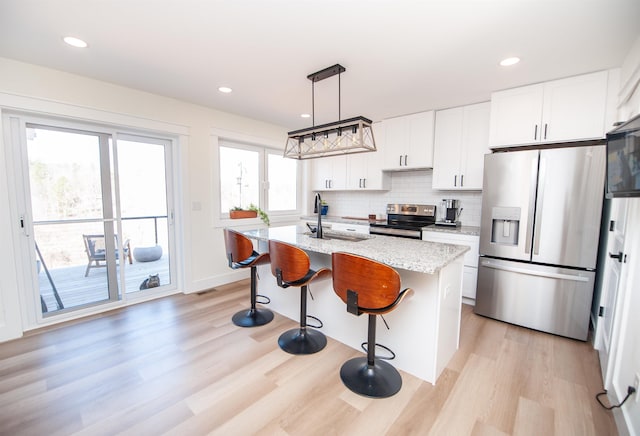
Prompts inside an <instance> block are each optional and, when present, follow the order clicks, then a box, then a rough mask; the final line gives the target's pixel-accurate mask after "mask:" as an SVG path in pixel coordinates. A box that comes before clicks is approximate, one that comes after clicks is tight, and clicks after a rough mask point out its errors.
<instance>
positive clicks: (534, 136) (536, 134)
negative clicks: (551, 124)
mask: <svg viewBox="0 0 640 436" xmlns="http://www.w3.org/2000/svg"><path fill="white" fill-rule="evenodd" d="M533 139H534V140H535V141H537V140H538V125H537V124H536V128H535V129H534V131H533Z"/></svg>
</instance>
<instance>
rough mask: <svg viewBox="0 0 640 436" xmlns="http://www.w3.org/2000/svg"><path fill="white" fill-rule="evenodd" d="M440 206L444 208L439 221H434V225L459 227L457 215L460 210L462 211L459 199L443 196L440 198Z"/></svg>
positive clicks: (458, 215)
mask: <svg viewBox="0 0 640 436" xmlns="http://www.w3.org/2000/svg"><path fill="white" fill-rule="evenodd" d="M442 208H443V209H444V216H443V217H442V218H441V219H440V220H439V221H436V225H437V226H449V227H459V226H460V225H461V223H460V221H458V217H460V212H462V208H461V207H460V200H456V199H453V198H445V199H444V200H442Z"/></svg>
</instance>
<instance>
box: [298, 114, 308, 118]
mask: <svg viewBox="0 0 640 436" xmlns="http://www.w3.org/2000/svg"><path fill="white" fill-rule="evenodd" d="M300 116H301V117H302V118H311V115H309V114H300Z"/></svg>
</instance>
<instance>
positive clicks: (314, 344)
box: [278, 285, 327, 354]
mask: <svg viewBox="0 0 640 436" xmlns="http://www.w3.org/2000/svg"><path fill="white" fill-rule="evenodd" d="M278 345H280V348H282V349H283V350H284V351H286V352H287V353H290V354H313V353H317V352H318V351H320V350H322V349H323V348H324V347H325V346H326V345H327V337H326V336H325V335H324V334H323V333H322V332H319V331H317V330H315V329H312V328H308V327H307V286H306V285H305V286H302V287H301V288H300V327H299V328H297V329H292V330H288V331H286V332H284V333H283V334H281V335H280V337H279V338H278Z"/></svg>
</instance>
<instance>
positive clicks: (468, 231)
mask: <svg viewBox="0 0 640 436" xmlns="http://www.w3.org/2000/svg"><path fill="white" fill-rule="evenodd" d="M423 231H427V232H437V233H452V234H454V235H470V236H480V227H476V226H460V227H446V226H442V227H440V226H429V227H427V228H426V229H423Z"/></svg>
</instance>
